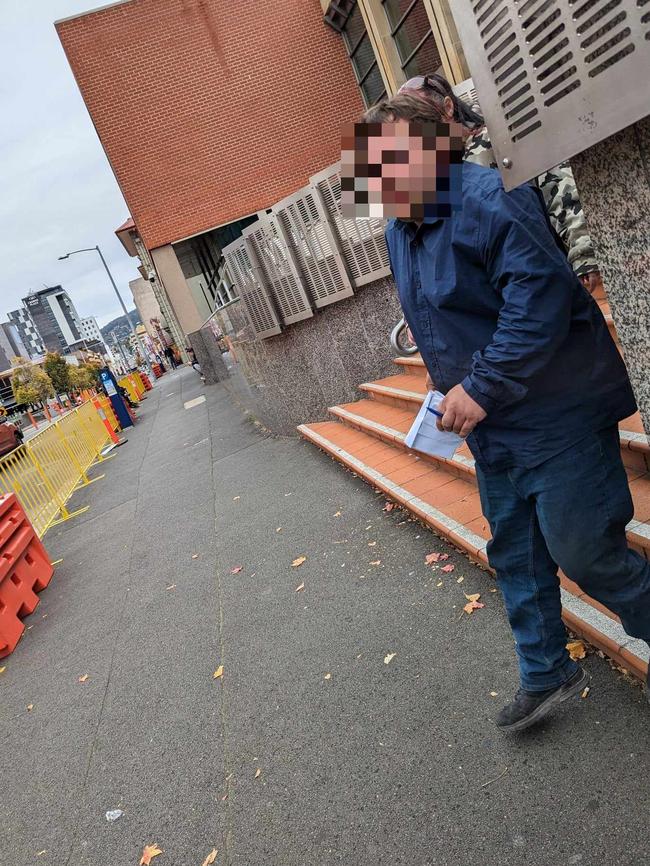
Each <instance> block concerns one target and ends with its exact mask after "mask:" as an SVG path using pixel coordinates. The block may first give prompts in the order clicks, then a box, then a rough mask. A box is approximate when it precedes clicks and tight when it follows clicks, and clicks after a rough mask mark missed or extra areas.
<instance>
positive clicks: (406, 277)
mask: <svg viewBox="0 0 650 866" xmlns="http://www.w3.org/2000/svg"><path fill="white" fill-rule="evenodd" d="M455 109H456V106H455V104H454V102H453V100H451V98H450V97H448V96H445V97H444V98H442V99H441V98H440V97H439V96H437V95H434V94H432V93H429V92H428V89H427V88H420V89H419V90H418V89H410V90H408V92H404V93H401V94H398V95H397V96H395V97H393V98H392V99H388V100H384V101H383V102H381V103H379V104H378V105H377V106H375V107H373V108H371V109H370V110H369V111H368V112H367V113H366V116H365V122H364V123H360V124H356V125H355V128H354V132H353V134H352V133H350V132H347V133H346V135H345V137H344V141H343V154H342V178H341V187H342V191H343V192H342V204H343V207H344V209H345V208H346V207H350V206H352V207H353V208H354V209H355V210H356V214H357V216H383V217H389V218H390V221H389V223H388V225H387V228H386V242H387V246H388V251H389V255H390V261H391V267H392V271H393V275H394V278H395V282H396V284H397V289H398V293H399V298H400V302H401V305H402V309H403V311H404V315H405V318H406V321H407V324H408V326H409V328H410V330H411V332H412V334H413V336H414V338H415V341H416V343H417V346H418V348H419V350H420V353H421V356H422V359H423V361H424V363H425V365H426V367H427V370H428V372H429V374H430V377H431V379H432V380H433V381H434V382H435V384H436V387H437V388H438V389H439V390H440V391H442V392H443V394H445V398H444V401H443V402H442V404H441V406H440V407H439V408H440V410H441V413H442V417H441V418H440V420H439V421H438V426H439V428H440V429H444V430H448V431H450V430H453V431H455V432H456V433H458V434H460V435H461V436H462V437H466V439H467V443H468V446H469V448H470V450H471V452H472V454H473V456H474V458H475V463H476V474H477V480H478V485H479V492H480V497H481V503H482V507H483V512H484V514H485V516H486V517H487V519H488V521H489V524H490V528H491V533H492V540H491V541H490V543H489V544H488V549H487V550H488V557H489V561H490V564H491V566H492V567H493V568H494V570H495V572H496V575H497V580H498V583H499V586H500V588H501V591H502V593H503V597H504V600H505V606H506V610H507V614H508V618H509V620H510V625H511V628H512V631H513V635H514V639H515V647H516V651H517V654H518V658H519V669H520V679H521V684H520V688H519V690H518V691H517V693H516V695H515V697H514V700H513V701H512V702H511V703H510V704H508V705H507V706H506V707H504V708H503V709H502V710H501V711H500V713H499V714H498V716H497V718H496V724H497V726H498V727H499V728H501V729H502V730H504V731H517V730H521V729H523V728H527V727H528V726H530V725H532V724H534V723H535V722H537V721H538V720H540V719H541V718H543V717H544V716H546V715H547V714H548V713H550V712H551V711H552V710H553V709H554V708H555V707H556V706H557V705H558V704H559V703H561V702H563V701H565V700H567V699H568V698H570V697H572V696H574V695H577V694H580V693H582V692H583V690H584V688H585V687H586V685H587V684H588V676H587V674H586V673H585V672H584V670H583V669H582V668H581V667H580V666H579V665H578V663H577V662H576V661H574V660H573V659H571V658H570V656H569V654H568V652H567V649H566V642H567V638H566V630H565V628H564V625H563V623H562V619H561V597H560V585H559V578H558V568H561V569H562V570H563V571H564V573H565V574H566V575H567V576H568V577H569V578H571V579H572V580H574V581H575V582H576V583H577V584H578V585H579V586H580V587H581V589H583V590H584V591H585V592H586V593H588V594H589V595H590V596H591V597H592V598H594V599H596V600H597V601H599V602H602V603H603V604H604V605H606V606H607V607H608V608H609V609H610V610H611V611H613V612H614V613H616V614H617V615H618V616H619V617H620V619H621V622H622V624H623V627H624V628H625V630H626V632H627V633H628V634H629V635H631V636H632V637H636V638H641V639H643V640H645V641H650V564H648V562H647V561H646V560H645V559H644V558H643V557H641V556H639V555H638V554H637V553H636V552H634V551H633V550H631V549H629V548H628V545H627V539H626V534H625V527H626V525H627V524H628V522H629V521H630V520H631V519H632V516H633V504H632V498H631V495H630V491H629V487H628V483H627V476H626V473H625V469H624V467H623V463H622V460H621V453H620V442H619V435H618V427H617V424H618V422H619V421H620V420H622V419H623V418H626V417H628V416H629V415H631V414H632V413H633V412H634V411H635V409H636V404H635V399H634V395H633V392H632V388H631V386H630V382H629V379H628V375H627V371H626V369H625V366H624V364H623V361H622V359H621V356H620V354H619V353H618V351H617V348H616V346H615V344H614V341H613V340H612V337H611V336H610V333H609V330H608V328H607V324H606V322H605V320H604V317H603V315H602V313H601V312H600V309H599V307H598V305H597V303H596V302H595V300H594V299H593V298H592V297H591V295H590V294H589V292H588V291H587V290H586V289H585V287H584V286H583V284H582V283H581V281H580V279H579V277H578V276H577V275H576V273H575V271H574V269H573V268H572V267H571V264H570V263H569V261H568V259H567V254H566V248H565V245H564V244H563V243H562V241H561V240H560V238H559V237H558V234H557V233H556V232H555V231H554V230H553V228H552V226H551V224H550V222H549V217H548V213H547V210H546V207H545V204H544V200H543V197H542V195H541V193H540V190H539V189H538V188H537V186H536V185H535V184H524V185H522V186H520V187H517V188H516V189H514V190H511V191H510V192H506V191H505V189H504V187H503V183H502V180H501V176H500V174H499V172H497V171H495V170H494V169H492V168H486V167H484V166H481V165H477V164H475V163H472V162H471V161H466V160H464V159H463V156H464V143H465V140H466V138H467V127H466V125H464V123H463V120H464V118H463V117H462V116H461V117H459V116H457V113H455ZM351 154H352V156H351ZM346 215H349V211H348V212H347V214H346Z"/></svg>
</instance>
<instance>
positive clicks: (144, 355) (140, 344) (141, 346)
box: [59, 245, 153, 378]
mask: <svg viewBox="0 0 650 866" xmlns="http://www.w3.org/2000/svg"><path fill="white" fill-rule="evenodd" d="M92 252H96V253H97V254H98V255H99V258H100V259H101V260H102V264H103V265H104V268H105V269H106V273H107V274H108V279H109V280H110V281H111V285H112V286H113V289H114V290H115V294H116V295H117V299H118V301H119V302H120V306H121V307H122V309H123V310H124V315H125V316H126V321H127V322H128V324H129V329H130V331H131V333H132V334H133V337H134V339H135V342H136V344H137V346H138V349H139V350H140V354H141V355H142V360H143V362H144V365H145V367H146V368H147V373H148V374H149V376H150V377H152V378H153V371H152V369H151V365H150V363H149V359H148V358H147V353H146V351H145V348H144V344H143V342H142V340H141V339H140V335H139V334H138V332H137V331H136V329H135V325H134V324H133V322H132V321H131V316H129V312H128V310H127V309H126V305H125V303H124V301H123V300H122V295H121V294H120V292H119V289H118V288H117V285H116V283H115V280H114V279H113V274H112V273H111V272H110V270H109V267H108V265H107V264H106V259H105V258H104V256H103V255H102V251H101V250H100V248H99V245H97V246H95V247H86V248H85V249H83V250H72V252H69V253H66V254H65V255H64V256H59V261H62V260H63V259H69V258H70V256H75V255H76V254H77V253H92Z"/></svg>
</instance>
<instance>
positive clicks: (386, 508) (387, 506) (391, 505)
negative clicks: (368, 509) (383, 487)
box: [383, 502, 395, 512]
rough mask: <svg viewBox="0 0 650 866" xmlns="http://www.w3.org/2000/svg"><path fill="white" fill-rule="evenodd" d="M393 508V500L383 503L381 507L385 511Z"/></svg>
mask: <svg viewBox="0 0 650 866" xmlns="http://www.w3.org/2000/svg"><path fill="white" fill-rule="evenodd" d="M394 508H395V503H394V502H387V503H386V504H385V505H384V509H383V510H384V511H387V512H390V511H392V510H393V509H394Z"/></svg>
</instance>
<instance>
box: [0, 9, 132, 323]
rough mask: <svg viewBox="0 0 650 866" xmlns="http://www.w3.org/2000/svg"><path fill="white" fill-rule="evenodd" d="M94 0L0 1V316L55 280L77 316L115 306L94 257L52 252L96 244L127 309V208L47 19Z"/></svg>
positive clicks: (101, 313) (112, 312)
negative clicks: (123, 231) (122, 229)
mask: <svg viewBox="0 0 650 866" xmlns="http://www.w3.org/2000/svg"><path fill="white" fill-rule="evenodd" d="M98 5H102V4H99V3H93V2H92V0H21V2H20V3H3V10H2V14H3V26H2V36H1V42H0V47H1V50H0V111H1V112H2V119H3V139H2V140H1V141H0V189H1V190H2V195H1V196H0V262H1V263H2V267H0V319H4V318H5V316H6V313H7V312H8V311H9V310H13V309H15V308H16V307H18V306H19V305H20V299H21V298H22V297H24V296H25V295H26V294H27V292H28V291H29V289H30V288H34V289H38V288H42V287H43V285H57V284H59V283H61V284H62V285H63V287H64V288H65V289H67V290H68V292H69V293H70V296H71V297H72V299H73V301H74V303H75V305H76V307H77V309H78V311H79V313H80V315H82V316H96V317H97V319H98V321H99V322H100V324H103V323H105V322H107V321H109V320H110V319H112V318H113V317H114V316H117V315H120V314H121V312H122V310H121V307H120V305H119V303H118V300H117V298H116V297H115V294H114V292H113V289H112V287H111V284H110V282H109V280H108V277H107V275H106V272H105V271H104V269H103V267H102V264H101V262H100V260H99V257H98V256H97V255H96V254H95V253H85V254H83V255H79V256H74V257H73V258H71V259H69V260H67V261H63V262H59V261H57V258H58V256H60V255H62V254H63V253H66V252H68V251H70V250H73V249H79V248H80V247H93V246H95V245H96V244H99V245H100V246H101V248H102V252H103V253H104V256H105V257H106V260H107V261H108V264H109V267H110V268H111V271H112V272H113V276H114V278H115V281H116V283H117V284H118V288H119V289H120V291H121V293H122V297H123V298H124V300H125V303H126V304H127V307H129V309H130V308H131V307H132V305H133V303H132V298H131V295H130V292H129V287H128V282H129V280H132V279H135V277H137V276H138V272H137V269H136V265H137V260H136V259H132V258H130V257H129V256H128V255H127V253H126V252H125V251H124V248H123V247H122V245H121V244H120V242H119V241H118V240H117V238H116V236H115V234H114V232H115V229H116V228H117V227H118V226H119V225H120V224H121V223H122V222H123V221H124V220H125V219H126V217H127V216H128V211H127V208H126V204H125V203H124V199H123V198H122V194H121V192H120V190H119V187H118V185H117V182H116V181H115V178H114V176H113V173H112V171H111V169H110V167H109V165H108V162H107V160H106V157H105V155H104V152H103V149H102V146H101V144H100V143H99V139H98V138H97V135H96V133H95V130H94V128H93V125H92V123H91V121H90V118H89V116H88V113H87V112H86V108H85V106H84V103H83V100H82V99H81V96H80V94H79V91H78V89H77V85H76V82H75V80H74V78H73V75H72V72H71V71H70V68H69V66H68V62H67V60H66V57H65V54H64V53H63V49H62V48H61V44H60V42H59V39H58V36H57V35H56V31H55V29H54V25H53V22H54V21H55V20H57V19H58V18H64V17H66V16H69V15H74V14H76V13H79V12H83V11H87V10H88V8H92V7H93V6H95V7H96V6H98Z"/></svg>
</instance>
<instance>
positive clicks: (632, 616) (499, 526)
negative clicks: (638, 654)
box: [477, 422, 650, 691]
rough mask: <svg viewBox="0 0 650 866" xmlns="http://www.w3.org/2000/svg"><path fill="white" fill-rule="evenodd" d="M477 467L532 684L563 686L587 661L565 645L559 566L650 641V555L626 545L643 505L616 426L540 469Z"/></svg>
mask: <svg viewBox="0 0 650 866" xmlns="http://www.w3.org/2000/svg"><path fill="white" fill-rule="evenodd" d="M560 423H561V422H560ZM477 476H478V483H479V490H480V494H481V504H482V506H483V512H484V514H485V516H486V517H487V519H488V521H489V523H490V528H491V530H492V541H491V542H490V543H489V544H488V548H487V552H488V558H489V561H490V565H491V566H492V567H493V568H494V570H495V571H496V574H497V580H498V582H499V585H500V587H501V591H502V592H503V597H504V599H505V604H506V610H507V612H508V618H509V620H510V626H511V628H512V631H513V634H514V637H515V644H516V649H517V654H518V656H519V668H520V673H521V684H522V687H523V688H524V689H526V690H527V691H544V690H546V689H551V688H555V687H557V686H559V685H561V684H562V683H563V682H565V681H566V680H567V679H568V678H569V677H570V676H571V675H572V674H573V673H574V672H575V671H576V669H577V667H578V666H577V665H576V663H575V662H574V661H571V659H570V658H569V655H568V653H567V651H566V648H565V644H566V631H565V628H564V625H563V623H562V619H561V603H560V585H559V579H558V566H559V567H560V568H561V569H562V571H563V572H564V573H565V574H566V575H567V577H569V578H570V579H571V580H573V581H575V582H576V583H577V584H578V585H579V586H580V587H581V589H583V590H584V591H585V592H586V593H587V594H588V595H590V596H591V597H592V598H595V599H596V600H597V601H600V602H602V604H604V605H606V606H607V607H608V608H609V609H610V610H611V611H614V613H616V614H618V616H619V617H620V618H621V622H622V624H623V627H624V628H625V631H626V632H627V633H628V634H629V635H631V636H632V637H637V638H642V639H643V640H646V641H650V564H649V563H648V562H647V561H646V560H645V559H644V558H643V557H642V556H640V555H639V554H638V553H635V552H634V551H633V550H630V549H629V548H628V546H627V540H626V537H625V527H626V525H627V523H629V521H630V520H631V519H632V517H633V513H634V508H633V504H632V497H631V495H630V490H629V487H628V482H627V476H626V474H625V469H624V467H623V462H622V460H621V451H620V443H619V436H618V428H617V427H609V428H607V429H606V430H601V431H600V432H597V433H590V434H589V435H588V436H586V437H585V438H584V439H583V440H581V441H580V442H578V443H577V444H575V445H573V446H571V447H570V448H568V449H567V450H566V451H563V452H562V453H561V454H558V455H556V456H555V457H552V458H551V459H550V460H547V461H546V462H545V463H542V464H541V465H540V466H536V467H535V468H534V469H518V468H513V469H508V470H504V471H500V472H488V471H485V470H481V469H480V468H479V467H478V465H477Z"/></svg>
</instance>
